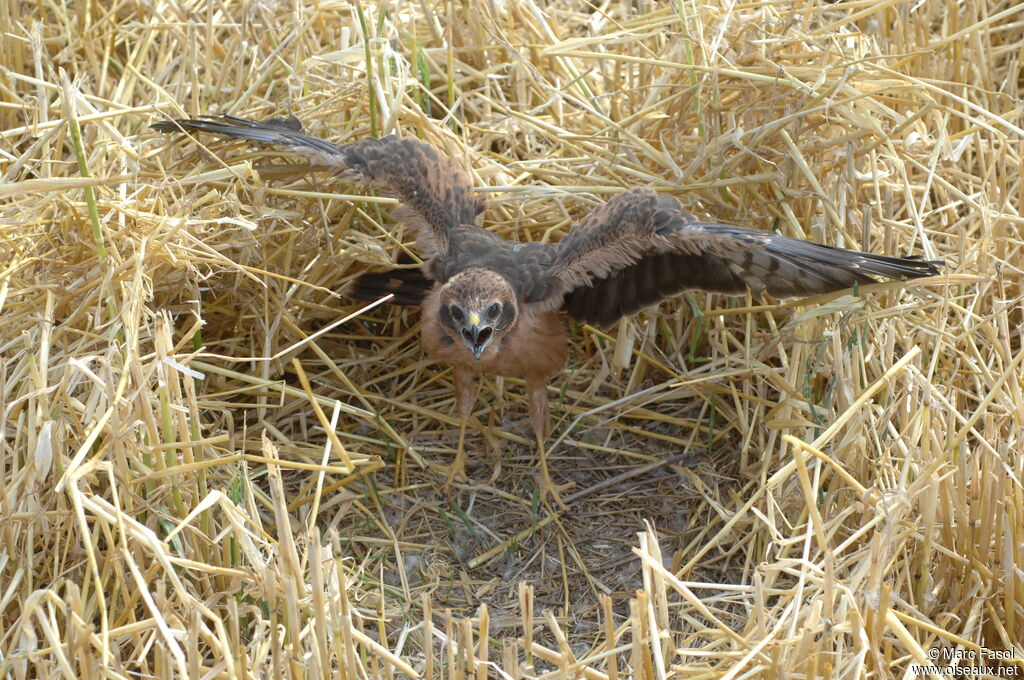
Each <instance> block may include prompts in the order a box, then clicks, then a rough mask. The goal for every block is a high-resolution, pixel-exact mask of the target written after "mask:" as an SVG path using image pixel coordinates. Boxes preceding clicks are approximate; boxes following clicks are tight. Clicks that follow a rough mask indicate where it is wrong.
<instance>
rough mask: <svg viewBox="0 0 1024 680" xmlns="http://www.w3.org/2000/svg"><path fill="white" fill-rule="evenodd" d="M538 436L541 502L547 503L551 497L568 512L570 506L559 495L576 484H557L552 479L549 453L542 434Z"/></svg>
mask: <svg viewBox="0 0 1024 680" xmlns="http://www.w3.org/2000/svg"><path fill="white" fill-rule="evenodd" d="M536 434H537V453H538V454H539V455H540V502H541V503H547V501H548V498H549V497H550V498H551V499H552V500H554V501H555V503H557V504H558V506H559V507H560V508H562V509H563V510H567V509H568V506H566V504H565V503H564V502H563V501H562V497H561V496H560V495H559V494H560V493H561V492H562V491H567V490H569V489H571V488H572V487H574V486H576V482H568V483H566V484H555V483H554V481H552V479H551V473H550V472H549V471H548V453H547V447H546V446H544V440H543V439H541V437H540V434H539V433H536Z"/></svg>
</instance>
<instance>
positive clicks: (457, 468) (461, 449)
mask: <svg viewBox="0 0 1024 680" xmlns="http://www.w3.org/2000/svg"><path fill="white" fill-rule="evenodd" d="M453 372H454V374H455V376H454V377H455V406H456V409H457V410H458V412H459V444H458V447H457V448H456V449H455V460H453V461H452V464H451V467H450V468H449V469H448V481H449V482H451V481H452V480H453V479H456V478H458V479H461V480H463V481H465V480H468V479H469V477H467V476H466V448H465V445H466V423H467V422H468V421H469V415H470V414H471V413H472V412H473V403H474V402H475V401H476V389H475V388H476V379H475V376H474V375H473V373H472V372H470V371H466V370H463V369H460V368H454V369H453Z"/></svg>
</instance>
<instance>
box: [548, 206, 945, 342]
mask: <svg viewBox="0 0 1024 680" xmlns="http://www.w3.org/2000/svg"><path fill="white" fill-rule="evenodd" d="M942 265H943V262H941V261H925V260H920V259H915V258H901V257H890V256H886V255H873V254H870V253H862V252H857V251H854V250H846V249H844V248H836V247H834V246H827V245H822V244H820V243H813V242H811V241H803V240H800V239H793V238H788V237H785V236H779V235H777V234H768V233H764V232H759V231H753V230H750V229H743V228H741V227H734V226H729V225H725V224H716V223H713V222H701V221H699V220H697V219H695V218H694V217H693V216H692V215H690V214H688V213H686V212H685V211H684V210H682V208H681V207H680V205H679V203H678V201H676V200H675V199H674V198H672V197H671V196H666V195H658V194H656V193H654V192H653V191H650V190H647V189H636V190H633V191H627V192H626V193H624V194H621V195H619V196H617V197H616V198H614V199H612V200H611V201H608V202H607V203H605V204H604V205H602V206H600V207H599V208H598V209H597V210H595V211H594V212H593V213H591V214H590V215H589V216H587V217H586V218H584V219H583V220H581V221H580V222H579V223H578V224H576V225H575V226H574V227H573V228H572V230H571V231H570V232H569V234H568V235H567V236H566V237H565V238H564V239H562V242H561V243H560V244H558V251H557V254H556V255H555V257H554V259H553V261H552V262H551V264H550V265H549V266H548V269H547V276H548V277H549V278H550V281H549V282H548V289H549V290H551V291H552V293H551V295H550V296H549V298H547V299H546V300H545V301H543V302H542V303H541V304H542V305H547V306H548V307H559V306H563V305H564V308H565V310H566V311H567V312H568V313H569V315H570V316H572V317H573V318H576V319H578V320H580V321H585V322H587V323H596V324H598V325H601V326H609V325H611V324H613V323H614V322H615V321H617V320H618V319H619V318H621V317H623V316H628V315H630V314H635V313H636V312H638V311H639V310H640V309H641V308H643V307H645V306H647V305H650V304H654V303H657V302H659V301H661V300H664V299H665V298H668V297H671V296H674V295H677V294H679V293H680V292H682V291H683V290H685V289H688V288H691V289H697V290H706V291H711V292H718V293H728V294H734V295H735V294H740V293H742V292H743V291H745V290H746V289H747V288H750V289H751V290H753V291H754V292H755V293H761V292H766V293H768V294H769V295H771V296H772V297H776V298H787V297H795V296H801V295H814V294H819V293H826V292H830V291H834V290H842V289H843V288H849V287H851V286H853V285H854V284H856V283H871V282H874V281H875V280H876V279H875V278H874V277H876V276H880V277H887V278H894V279H910V278H918V277H922V276H934V275H937V274H938V273H939V270H938V267H939V266H942Z"/></svg>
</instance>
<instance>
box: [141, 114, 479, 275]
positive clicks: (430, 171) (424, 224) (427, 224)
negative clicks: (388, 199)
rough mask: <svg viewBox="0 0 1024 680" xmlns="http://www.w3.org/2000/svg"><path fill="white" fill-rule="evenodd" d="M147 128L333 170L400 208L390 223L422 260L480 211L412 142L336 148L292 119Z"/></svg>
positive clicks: (448, 172)
mask: <svg viewBox="0 0 1024 680" xmlns="http://www.w3.org/2000/svg"><path fill="white" fill-rule="evenodd" d="M151 127H152V128H153V129H154V130H156V131H158V132H209V133H213V134H218V135H223V136H226V137H235V138H239V139H248V140H251V141H255V142H261V143H264V144H273V145H277V146H283V147H285V148H287V149H288V150H289V151H291V152H293V153H295V154H297V155H300V156H303V157H305V158H309V159H311V160H313V161H314V162H316V163H319V164H322V165H326V166H328V167H329V168H332V169H334V170H335V171H337V172H339V173H340V175H341V176H342V177H343V178H344V179H346V180H349V181H352V182H355V183H358V184H364V185H368V186H371V187H374V188H377V189H380V190H382V191H384V192H385V193H388V194H390V195H393V196H395V197H397V198H398V199H399V200H401V201H402V203H403V205H402V206H400V207H399V208H398V209H397V210H396V211H395V217H396V218H398V219H401V220H402V221H404V222H406V224H408V225H409V226H410V227H411V228H413V229H416V230H417V232H418V234H417V245H418V246H419V247H420V248H421V249H422V250H424V253H425V254H426V255H428V256H433V255H437V254H443V253H446V252H447V251H448V236H449V232H450V231H451V229H453V228H455V227H458V226H460V225H463V224H473V222H474V220H475V219H476V216H477V215H479V214H480V213H481V212H483V209H484V201H483V198H481V197H478V196H474V195H473V185H472V184H471V183H470V181H469V177H468V176H467V175H466V174H465V173H464V172H463V171H462V170H461V169H459V167H458V166H456V165H455V163H454V162H452V161H451V160H450V159H448V158H447V157H445V156H443V155H442V154H441V153H440V152H439V151H438V150H437V149H436V148H435V147H434V146H432V145H430V144H428V143H426V142H422V141H420V140H418V139H413V138H398V137H395V136H394V135H389V136H387V137H382V138H380V139H375V138H367V139H363V140H361V141H359V142H355V143H353V144H341V145H338V144H334V143H332V142H329V141H327V140H325V139H320V138H319V137H314V136H312V135H308V134H306V133H305V132H303V131H302V124H301V123H300V122H299V121H298V119H296V118H295V117H288V118H272V119H270V120H250V119H247V118H237V117H235V116H227V115H225V116H201V117H198V118H192V119H183V120H167V121H161V122H158V123H154V124H153V125H152V126H151Z"/></svg>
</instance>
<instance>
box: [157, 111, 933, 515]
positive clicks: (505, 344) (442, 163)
mask: <svg viewBox="0 0 1024 680" xmlns="http://www.w3.org/2000/svg"><path fill="white" fill-rule="evenodd" d="M153 128H154V129H156V130H158V131H160V132H179V131H185V132H195V131H201V132H212V133H216V134H220V135H225V136H227V137H238V138H242V139H249V140H253V141H256V142H263V143H266V144H276V145H279V146H283V147H286V148H287V149H288V150H290V151H292V152H294V153H297V154H300V155H302V156H305V157H308V158H310V159H312V160H314V161H315V162H317V163H322V164H323V165H326V166H328V167H330V168H332V169H333V170H335V171H337V172H338V173H339V174H340V176H341V177H342V178H343V179H345V180H350V181H353V182H356V183H359V184H365V185H368V186H371V187H375V188H378V189H382V190H384V191H385V192H387V193H389V194H392V195H394V196H396V197H397V198H399V199H400V200H401V202H402V205H401V206H400V207H399V208H398V209H397V210H396V211H395V216H396V217H398V218H399V219H401V220H403V221H404V222H405V223H406V224H407V225H409V226H410V227H412V228H413V229H415V230H416V232H417V239H416V245H417V248H418V249H419V250H420V252H421V253H422V254H423V256H424V260H425V261H424V263H423V267H422V270H421V271H416V270H408V269H405V270H394V271H392V272H385V273H383V274H365V275H363V276H362V277H361V278H360V279H358V280H357V282H356V284H355V285H354V287H353V288H352V290H351V291H350V293H351V294H352V296H353V297H357V298H362V299H378V298H380V297H382V296H383V295H384V294H386V293H389V292H392V293H395V294H396V298H395V302H397V303H398V304H407V305H419V306H421V307H422V309H423V330H422V339H423V346H424V348H425V349H426V351H427V353H428V354H429V355H431V356H433V357H434V358H436V359H439V360H441V361H444V362H447V363H449V364H451V366H452V369H453V373H454V381H455V392H456V394H455V396H456V403H457V406H458V410H459V414H460V415H461V418H462V426H461V428H460V437H459V446H458V453H457V455H456V459H455V461H454V462H453V464H452V468H451V472H452V474H458V475H462V476H463V477H464V476H465V472H464V469H463V465H464V463H463V437H464V434H465V427H466V421H467V418H468V416H469V414H470V412H471V411H472V407H473V400H474V396H475V393H474V386H475V381H476V378H477V377H478V376H479V375H481V374H483V373H490V374H497V375H513V376H522V377H525V378H526V389H527V392H528V394H529V399H530V424H531V425H532V427H533V431H534V433H535V435H536V438H537V445H538V448H539V450H540V458H541V470H542V475H543V477H542V490H543V491H544V492H545V493H548V492H550V493H553V494H554V495H555V497H556V498H557V487H556V486H555V485H554V484H552V482H551V479H550V477H549V475H548V467H547V461H546V458H545V453H544V440H545V439H546V438H547V436H548V434H549V433H550V421H549V416H548V400H547V395H546V386H547V384H548V381H549V380H550V379H551V377H552V376H553V375H554V374H555V373H557V372H558V371H559V370H560V369H561V368H562V366H563V365H564V364H565V362H566V359H567V357H568V347H567V345H568V334H567V332H566V327H565V322H564V321H563V318H562V316H563V314H567V315H568V316H570V317H571V318H573V319H576V320H577V321H582V322H586V323H591V324H596V325H598V326H604V327H607V326H610V325H611V324H613V323H615V322H616V321H617V320H618V319H620V318H621V317H623V316H628V315H630V314H634V313H636V312H638V311H639V310H640V309H641V308H643V307H646V306H648V305H653V304H656V303H658V302H660V301H661V300H664V299H665V298H668V297H671V296H674V295H677V294H679V293H680V292H682V291H683V290H686V289H691V288H692V289H698V290H706V291H713V292H716V293H729V294H740V293H743V292H744V291H746V289H747V288H750V289H752V290H753V291H754V292H757V293H760V292H762V291H763V292H766V293H768V294H769V295H771V296H773V297H776V298H787V297H793V296H798V295H813V294H818V293H826V292H829V291H834V290H840V289H843V288H849V287H850V286H853V285H854V284H856V283H870V282H873V281H874V280H875V279H873V278H872V277H873V276H883V277H889V278H894V279H910V278H917V277H922V276H933V275H936V274H938V273H939V272H938V269H937V267H938V266H940V265H942V262H938V261H936V262H929V261H923V260H919V259H911V258H900V257H888V256H885V255H872V254H869V253H861V252H856V251H852V250H845V249H842V248H836V247H833V246H827V245H821V244H818V243H811V242H809V241H801V240H798V239H792V238H787V237H785V236H778V235H775V234H767V233H763V232H758V231H751V230H749V229H742V228H740V227H732V226H728V225H724V224H715V223H713V222H702V221H700V220H697V219H696V218H694V217H693V216H692V215H690V214H688V213H687V212H685V211H684V210H683V209H682V208H681V207H680V205H679V202H678V201H676V199H675V198H673V197H672V196H668V195H665V194H657V193H655V192H654V191H651V190H649V189H632V190H630V191H625V192H623V193H622V194H620V195H618V196H616V197H615V198H613V199H611V200H610V201H608V202H607V203H605V204H604V205H602V206H600V207H599V208H598V209H597V210H595V211H594V212H592V213H591V214H590V215H587V216H586V217H584V218H583V219H582V220H580V221H579V222H577V223H576V224H575V225H574V226H573V227H572V229H571V230H570V231H569V233H568V234H567V235H566V236H565V238H563V239H562V240H561V242H560V243H515V242H511V241H506V240H504V239H503V238H501V237H500V236H497V235H496V234H493V233H491V232H488V231H485V230H483V229H481V228H480V227H478V226H476V225H475V224H474V222H475V220H476V218H477V216H478V215H479V214H480V213H481V212H483V210H484V200H483V198H481V197H480V196H474V195H473V187H472V185H471V184H470V181H469V178H468V177H467V176H466V174H465V173H463V172H462V171H461V170H460V169H459V168H458V167H457V166H456V165H455V163H453V162H452V161H451V160H450V159H448V158H446V157H444V156H442V155H441V154H440V153H439V152H438V150H437V149H436V148H434V147H433V146H431V145H430V144H427V143H425V142H421V141H419V140H417V139H412V138H404V139H399V138H398V137H395V136H389V137H384V138H382V139H372V138H371V139H364V140H361V141H359V142H355V143H353V144H341V145H338V144H333V143H331V142H328V141H326V140H323V139H319V138H317V137H312V136H310V135H307V134H305V133H303V132H302V126H301V124H300V123H299V121H298V120H296V119H295V118H287V119H284V118H274V119H271V120H266V121H255V120H247V119H244V118H235V117H233V116H217V117H214V116H204V117H200V118H197V119H192V120H177V121H164V122H160V123H156V124H155V125H153Z"/></svg>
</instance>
